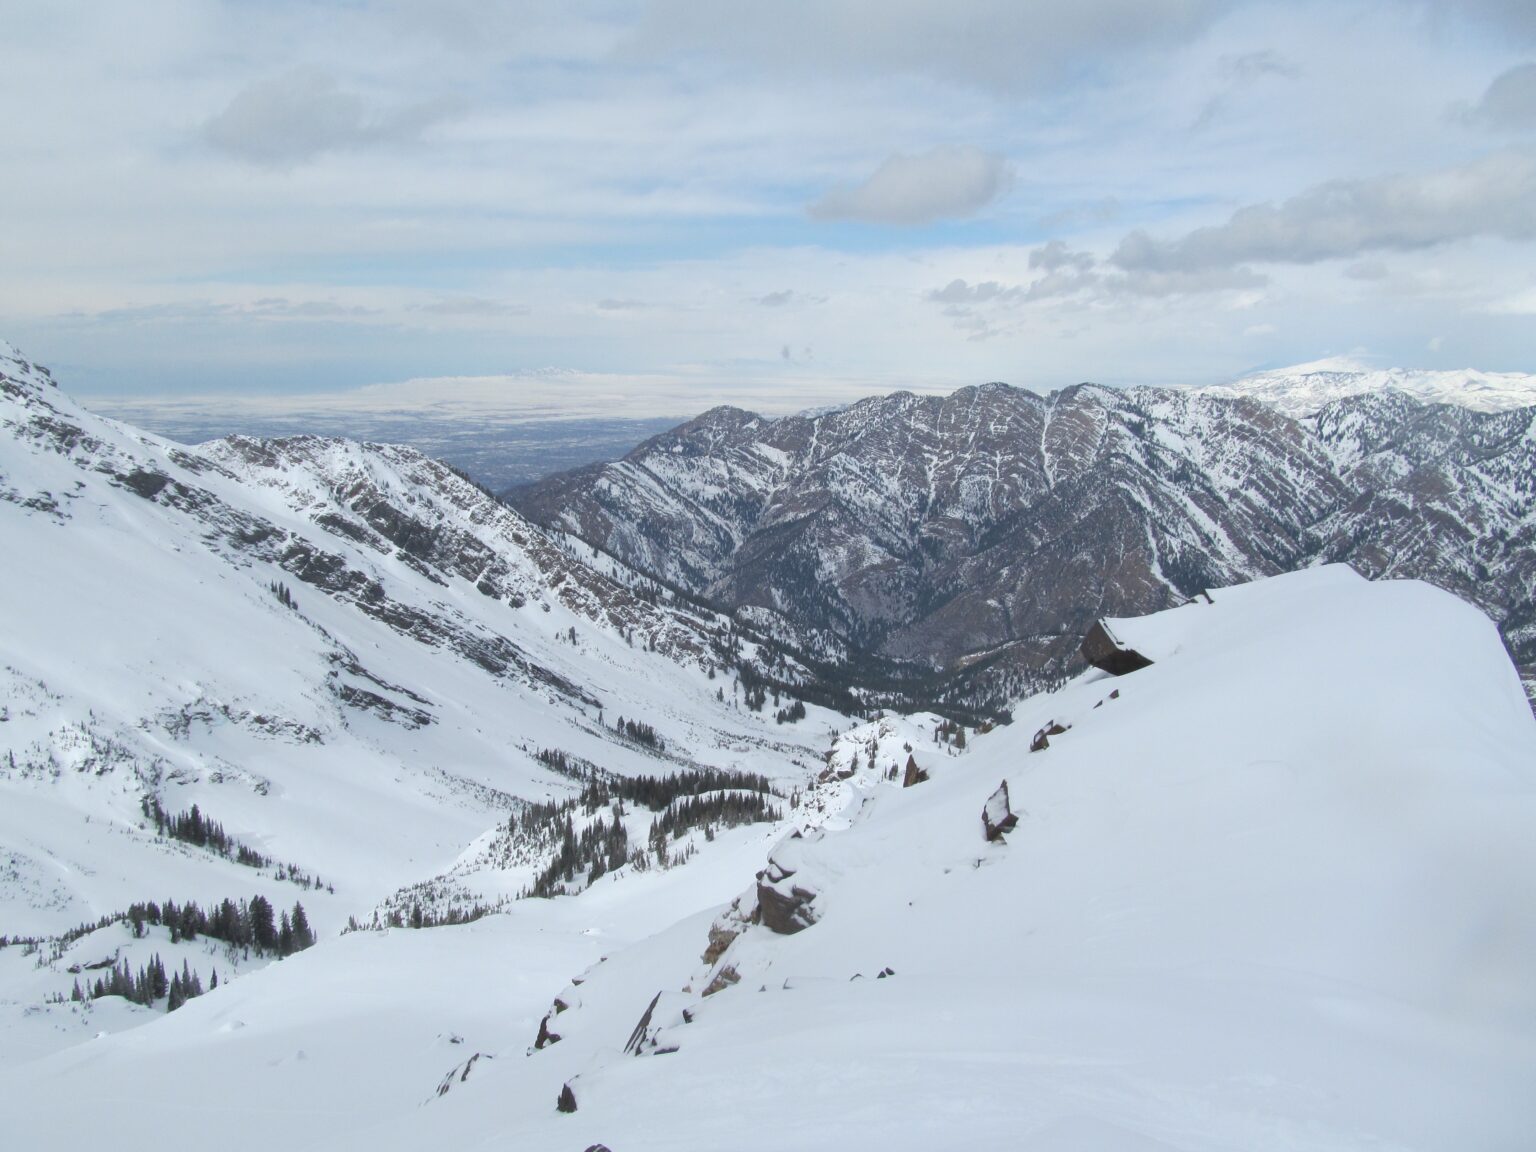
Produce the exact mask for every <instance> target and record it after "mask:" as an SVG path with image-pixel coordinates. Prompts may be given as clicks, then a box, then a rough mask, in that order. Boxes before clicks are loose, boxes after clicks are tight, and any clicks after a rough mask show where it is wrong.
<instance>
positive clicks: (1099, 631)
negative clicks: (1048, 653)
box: [1078, 620, 1152, 676]
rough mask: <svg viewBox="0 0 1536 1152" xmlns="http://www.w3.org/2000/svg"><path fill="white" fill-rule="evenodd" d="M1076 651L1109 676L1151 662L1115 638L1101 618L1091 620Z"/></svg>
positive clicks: (1119, 674) (1133, 669)
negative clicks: (1090, 624) (1091, 622)
mask: <svg viewBox="0 0 1536 1152" xmlns="http://www.w3.org/2000/svg"><path fill="white" fill-rule="evenodd" d="M1078 652H1079V654H1080V655H1081V656H1082V658H1083V659H1084V660H1085V661H1087V662H1088V663H1089V664H1091V665H1093V666H1094V667H1095V668H1098V669H1100V670H1101V671H1104V672H1108V673H1109V674H1110V675H1111V676H1124V675H1126V674H1127V673H1129V672H1135V671H1138V670H1139V669H1142V668H1145V667H1147V666H1148V665H1150V664H1151V663H1152V661H1150V660H1148V659H1147V658H1146V657H1145V656H1143V655H1142V654H1141V653H1140V652H1138V651H1136V650H1135V649H1134V648H1128V647H1126V646H1125V645H1124V644H1122V643H1121V642H1120V641H1119V640H1117V639H1116V638H1115V634H1114V633H1113V632H1111V631H1110V630H1109V625H1107V624H1106V623H1104V621H1103V620H1095V621H1094V622H1093V627H1092V628H1090V629H1088V635H1086V636H1084V637H1083V643H1082V647H1080V648H1079V649H1078Z"/></svg>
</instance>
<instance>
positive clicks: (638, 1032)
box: [624, 992, 661, 1056]
mask: <svg viewBox="0 0 1536 1152" xmlns="http://www.w3.org/2000/svg"><path fill="white" fill-rule="evenodd" d="M660 1001H661V993H660V992H658V993H656V995H655V996H653V997H652V998H651V1002H650V1004H648V1005H647V1006H646V1009H645V1015H643V1016H641V1017H640V1023H638V1024H636V1025H635V1029H634V1031H633V1032H631V1033H630V1034H629V1040H628V1042H627V1043H626V1044H625V1045H624V1051H625V1052H627V1053H629V1054H630V1055H633V1056H638V1055H640V1052H641V1046H642V1045H643V1044H644V1043H645V1039H646V1033H647V1032H648V1031H649V1030H650V1027H651V1017H652V1016H653V1015H654V1014H655V1012H656V1005H657V1004H658V1003H659V1002H660Z"/></svg>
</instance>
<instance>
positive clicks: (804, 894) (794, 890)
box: [757, 832, 816, 936]
mask: <svg viewBox="0 0 1536 1152" xmlns="http://www.w3.org/2000/svg"><path fill="white" fill-rule="evenodd" d="M802 841H803V837H802V836H801V834H800V833H799V832H795V833H792V834H791V835H790V837H789V839H788V840H786V841H784V842H783V843H782V844H780V845H779V847H778V848H775V849H774V850H773V852H772V853H770V855H769V857H768V866H767V867H766V868H764V869H763V870H762V871H761V872H759V873H758V874H757V910H758V917H759V920H760V921H761V923H762V924H763V926H764V927H765V928H767V929H768V930H769V931H771V932H777V933H778V934H779V935H780V936H792V935H794V934H795V933H796V932H802V931H804V930H805V929H807V928H809V927H810V926H811V925H812V924H814V923H816V913H815V909H813V908H812V907H811V902H812V901H813V900H815V899H816V889H815V888H814V887H812V886H811V885H809V884H807V883H805V882H804V881H803V880H802V881H797V880H796V879H795V877H796V876H797V875H799V868H798V856H799V852H798V848H799V846H800V842H802Z"/></svg>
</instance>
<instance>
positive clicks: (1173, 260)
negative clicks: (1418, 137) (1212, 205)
mask: <svg viewBox="0 0 1536 1152" xmlns="http://www.w3.org/2000/svg"><path fill="white" fill-rule="evenodd" d="M1480 236H1493V237H1498V238H1500V239H1504V240H1512V241H1526V240H1531V239H1536V156H1533V155H1531V154H1528V153H1523V152H1502V153H1498V154H1495V155H1492V156H1487V157H1484V158H1482V159H1479V160H1476V161H1473V162H1472V163H1470V164H1466V165H1462V166H1460V167H1456V168H1448V169H1442V170H1440V171H1438V172H1430V173H1426V174H1419V175H1397V176H1384V177H1377V178H1373V179H1366V180H1333V181H1329V182H1328V183H1326V184H1320V185H1318V186H1317V187H1315V188H1312V189H1309V190H1308V191H1306V192H1303V193H1301V194H1300V195H1299V196H1294V197H1292V198H1291V199H1289V200H1286V201H1283V202H1282V203H1280V204H1278V205H1276V204H1254V205H1250V206H1248V207H1245V208H1240V209H1238V210H1237V211H1236V212H1234V213H1233V214H1232V216H1231V218H1230V219H1229V220H1228V221H1227V222H1226V223H1225V224H1218V225H1213V226H1210V227H1205V228H1197V229H1195V230H1194V231H1192V232H1188V233H1186V234H1185V235H1183V236H1180V237H1178V238H1176V239H1173V240H1156V239H1154V238H1153V237H1151V236H1150V235H1148V234H1147V233H1146V232H1145V231H1141V230H1138V231H1135V232H1132V233H1130V234H1129V235H1128V236H1126V237H1125V238H1124V239H1123V240H1122V241H1121V242H1120V245H1119V247H1117V248H1116V249H1115V252H1114V255H1113V256H1112V257H1111V262H1112V263H1114V264H1115V265H1117V266H1118V267H1120V268H1122V269H1124V270H1125V271H1127V272H1131V273H1147V274H1154V275H1169V276H1172V275H1188V274H1192V273H1205V272H1211V271H1213V270H1218V269H1224V268H1233V267H1235V266H1237V265H1241V264H1245V263H1263V264H1276V263H1278V264H1313V263H1316V262H1318V261H1321V260H1335V259H1347V258H1351V257H1355V256H1359V255H1362V254H1364V253H1367V252H1380V251H1398V252H1411V251H1415V250H1417V249H1422V248H1429V247H1433V246H1434V245H1437V244H1444V243H1447V242H1450V241H1455V240H1467V239H1471V238H1473V237H1480Z"/></svg>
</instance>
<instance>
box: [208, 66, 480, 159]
mask: <svg viewBox="0 0 1536 1152" xmlns="http://www.w3.org/2000/svg"><path fill="white" fill-rule="evenodd" d="M450 110H451V105H449V104H448V103H446V102H444V101H438V100H433V101H424V102H421V103H416V104H409V105H406V106H403V107H399V108H393V109H383V108H375V107H370V105H369V104H368V103H367V102H366V101H365V100H363V98H362V97H360V96H358V95H356V94H354V93H351V92H344V91H342V90H341V88H340V86H339V85H338V84H337V81H336V78H335V77H334V76H331V75H329V74H327V73H326V72H324V71H322V70H320V69H318V68H295V69H292V70H290V71H288V72H285V73H283V74H282V75H281V76H276V77H273V78H271V79H268V80H259V81H257V82H255V83H253V84H250V85H248V86H247V87H245V88H244V89H242V90H241V91H240V92H239V94H237V95H236V96H235V98H234V99H233V100H231V101H230V103H229V106H228V107H226V108H225V109H224V111H222V112H220V113H219V114H218V115H217V116H214V117H213V118H212V119H211V120H209V121H208V122H207V123H205V124H204V125H203V137H204V139H206V140H207V141H208V143H209V144H211V145H213V146H214V147H215V148H217V149H219V150H220V151H223V152H228V153H229V154H230V155H233V156H238V157H239V158H240V159H242V160H247V161H249V162H251V163H253V164H267V165H272V166H275V167H285V166H288V165H291V164H295V163H299V162H301V161H304V160H311V159H313V158H315V157H316V156H319V155H321V154H322V153H325V152H335V151H341V150H346V149H355V148H373V147H380V146H386V145H391V144H400V143H408V142H412V141H415V140H418V139H419V138H420V137H421V134H422V132H423V131H424V130H426V129H427V128H428V127H430V126H431V125H432V124H434V123H436V122H437V121H439V120H441V119H443V118H444V117H445V116H446V115H447V114H448V113H449V111H450Z"/></svg>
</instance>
